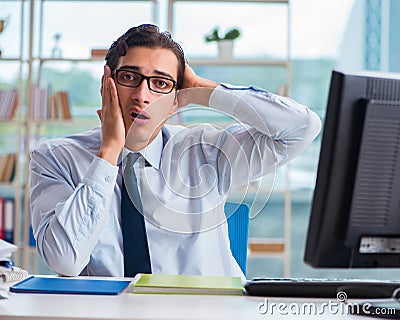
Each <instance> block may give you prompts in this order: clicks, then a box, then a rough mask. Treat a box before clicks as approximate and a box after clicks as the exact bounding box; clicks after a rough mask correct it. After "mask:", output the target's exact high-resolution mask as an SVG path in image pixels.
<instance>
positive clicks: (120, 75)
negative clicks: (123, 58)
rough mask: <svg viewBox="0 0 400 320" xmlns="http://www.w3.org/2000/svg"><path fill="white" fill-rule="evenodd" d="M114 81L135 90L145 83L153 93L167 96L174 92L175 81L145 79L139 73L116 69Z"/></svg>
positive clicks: (159, 78) (160, 78) (154, 77)
mask: <svg viewBox="0 0 400 320" xmlns="http://www.w3.org/2000/svg"><path fill="white" fill-rule="evenodd" d="M115 79H116V81H117V83H118V84H120V85H121V86H124V87H129V88H137V87H139V86H140V84H141V83H142V82H143V80H144V79H146V81H147V86H148V87H149V89H150V90H151V91H153V92H157V93H163V94H167V93H170V92H171V91H172V90H174V88H175V85H176V81H175V80H172V79H170V78H165V77H159V76H151V77H147V76H145V75H143V74H141V73H138V72H135V71H131V70H125V69H118V70H116V71H115Z"/></svg>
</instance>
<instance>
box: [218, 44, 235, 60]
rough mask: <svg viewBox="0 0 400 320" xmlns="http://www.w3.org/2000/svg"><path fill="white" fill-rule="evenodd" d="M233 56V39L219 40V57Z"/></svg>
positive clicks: (229, 57)
mask: <svg viewBox="0 0 400 320" xmlns="http://www.w3.org/2000/svg"><path fill="white" fill-rule="evenodd" d="M232 56H233V40H220V41H218V57H219V58H220V59H232Z"/></svg>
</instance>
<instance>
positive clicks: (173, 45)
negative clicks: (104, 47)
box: [106, 24, 185, 89]
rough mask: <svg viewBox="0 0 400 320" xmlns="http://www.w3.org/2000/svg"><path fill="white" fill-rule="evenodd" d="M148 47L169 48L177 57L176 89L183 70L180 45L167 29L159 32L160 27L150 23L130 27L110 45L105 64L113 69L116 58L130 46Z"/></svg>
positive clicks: (115, 65) (115, 64) (180, 82)
mask: <svg viewBox="0 0 400 320" xmlns="http://www.w3.org/2000/svg"><path fill="white" fill-rule="evenodd" d="M138 46H142V47H148V48H162V49H170V50H171V51H172V52H173V53H174V54H175V56H176V57H177V59H178V78H177V84H176V87H177V89H180V88H181V87H182V82H183V73H184V71H185V55H184V53H183V50H182V47H181V46H180V45H179V44H178V43H177V42H175V41H174V40H173V39H172V37H171V34H170V33H169V32H167V31H164V32H160V29H159V28H158V27H157V26H155V25H152V24H142V25H140V26H137V27H133V28H130V29H129V30H128V31H127V32H125V33H124V34H123V35H122V36H120V37H119V38H118V39H117V40H116V41H114V43H113V44H112V45H111V47H110V49H109V50H108V52H107V55H106V64H107V66H109V67H110V69H111V71H114V70H115V68H116V67H117V63H118V59H119V57H121V56H124V55H126V51H127V50H128V48H130V47H138Z"/></svg>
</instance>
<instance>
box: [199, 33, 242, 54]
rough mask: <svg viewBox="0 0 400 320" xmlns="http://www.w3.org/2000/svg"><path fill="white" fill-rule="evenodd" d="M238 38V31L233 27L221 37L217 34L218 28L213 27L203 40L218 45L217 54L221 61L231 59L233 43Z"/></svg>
mask: <svg viewBox="0 0 400 320" xmlns="http://www.w3.org/2000/svg"><path fill="white" fill-rule="evenodd" d="M239 37H240V30H239V29H238V28H236V27H233V28H231V29H229V30H227V31H226V32H225V34H223V35H221V34H220V32H219V28H218V27H215V28H214V29H212V30H211V32H210V33H208V34H207V35H206V36H205V38H204V40H205V41H206V42H214V41H216V42H217V43H218V54H219V57H220V58H221V59H231V58H232V52H233V41H234V40H235V39H237V38H239Z"/></svg>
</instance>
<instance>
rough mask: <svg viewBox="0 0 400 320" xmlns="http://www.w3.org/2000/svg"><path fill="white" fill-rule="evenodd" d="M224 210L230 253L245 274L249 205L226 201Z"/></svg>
mask: <svg viewBox="0 0 400 320" xmlns="http://www.w3.org/2000/svg"><path fill="white" fill-rule="evenodd" d="M224 211H225V216H226V217H227V221H228V232H229V241H230V243H231V251H232V254H233V256H234V258H235V259H236V261H237V263H238V264H239V267H240V268H241V269H242V271H243V273H244V275H246V263H247V240H248V237H249V215H250V207H249V206H248V205H247V204H245V203H234V202H226V203H225V207H224Z"/></svg>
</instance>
